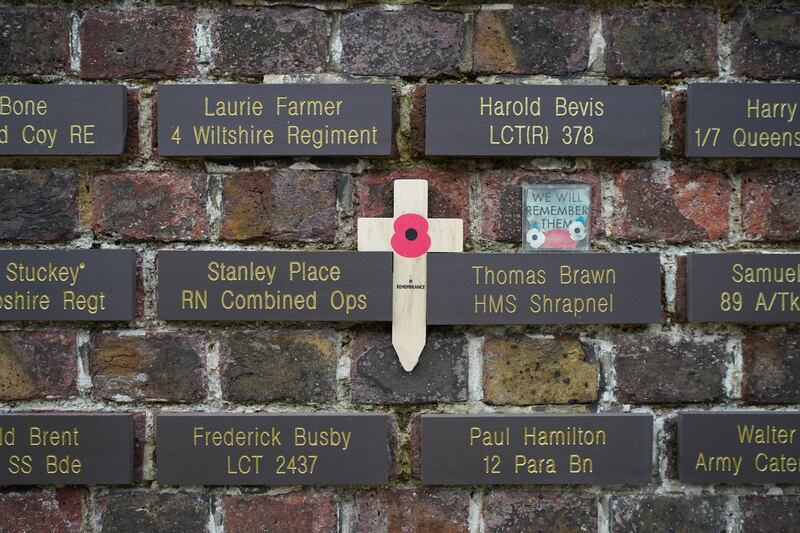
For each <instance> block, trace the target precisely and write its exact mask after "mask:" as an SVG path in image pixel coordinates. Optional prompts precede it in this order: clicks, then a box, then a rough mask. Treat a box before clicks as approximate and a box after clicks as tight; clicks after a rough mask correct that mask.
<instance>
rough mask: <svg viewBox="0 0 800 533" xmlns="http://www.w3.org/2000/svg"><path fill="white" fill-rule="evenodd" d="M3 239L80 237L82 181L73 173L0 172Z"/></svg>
mask: <svg viewBox="0 0 800 533" xmlns="http://www.w3.org/2000/svg"><path fill="white" fill-rule="evenodd" d="M0 198H2V199H3V200H2V202H0V239H2V240H7V241H58V240H69V239H72V238H74V237H76V236H77V234H78V228H77V226H78V178H77V176H76V175H75V173H74V172H72V171H71V170H4V171H0Z"/></svg>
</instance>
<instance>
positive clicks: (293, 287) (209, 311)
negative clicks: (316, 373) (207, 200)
mask: <svg viewBox="0 0 800 533" xmlns="http://www.w3.org/2000/svg"><path fill="white" fill-rule="evenodd" d="M158 317H159V318H161V319H162V320H330V321H390V320H391V319H392V256H391V254H386V253H378V252H373V253H364V252H227V251H225V252H222V251H220V252H210V251H202V252H179V251H165V252H159V253H158Z"/></svg>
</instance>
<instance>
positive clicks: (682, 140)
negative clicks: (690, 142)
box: [669, 91, 686, 157]
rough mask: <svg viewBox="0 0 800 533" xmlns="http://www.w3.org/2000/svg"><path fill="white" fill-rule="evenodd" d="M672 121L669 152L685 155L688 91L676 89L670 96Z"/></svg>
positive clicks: (673, 154)
mask: <svg viewBox="0 0 800 533" xmlns="http://www.w3.org/2000/svg"><path fill="white" fill-rule="evenodd" d="M669 110H670V114H671V115H672V123H671V124H670V125H669V153H670V155H672V156H674V157H683V155H684V151H685V150H686V91H675V92H674V93H672V94H671V95H670V98H669Z"/></svg>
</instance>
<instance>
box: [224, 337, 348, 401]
mask: <svg viewBox="0 0 800 533" xmlns="http://www.w3.org/2000/svg"><path fill="white" fill-rule="evenodd" d="M338 346H339V341H338V337H337V335H336V334H335V333H334V332H332V331H328V330H322V331H236V332H232V333H229V334H227V335H225V336H224V337H223V339H222V343H221V346H220V359H221V369H220V374H221V378H222V394H223V396H224V397H225V399H228V400H233V401H237V402H270V401H284V400H285V401H291V402H301V403H308V402H316V403H322V402H330V401H332V400H334V399H335V398H336V365H337V361H338Z"/></svg>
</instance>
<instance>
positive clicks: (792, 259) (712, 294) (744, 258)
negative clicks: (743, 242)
mask: <svg viewBox="0 0 800 533" xmlns="http://www.w3.org/2000/svg"><path fill="white" fill-rule="evenodd" d="M686 270H687V271H686V298H687V305H686V310H687V317H688V319H689V321H692V322H739V323H762V324H770V323H772V324H777V323H787V322H800V254H782V253H778V254H771V253H709V254H689V255H688V256H687V259H686Z"/></svg>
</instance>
